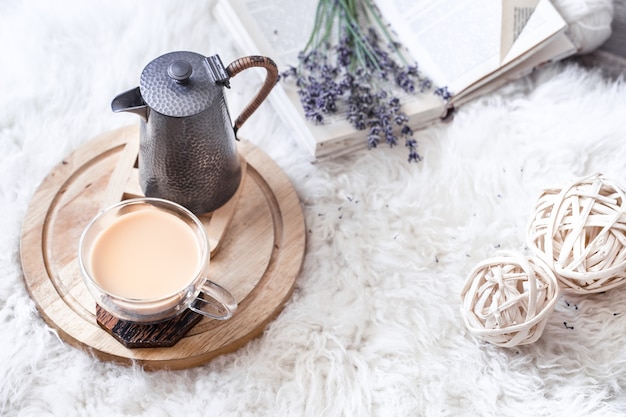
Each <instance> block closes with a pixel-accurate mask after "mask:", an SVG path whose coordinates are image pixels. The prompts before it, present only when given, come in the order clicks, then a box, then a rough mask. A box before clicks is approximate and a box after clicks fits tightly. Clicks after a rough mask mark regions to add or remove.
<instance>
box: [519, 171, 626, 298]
mask: <svg viewBox="0 0 626 417" xmlns="http://www.w3.org/2000/svg"><path fill="white" fill-rule="evenodd" d="M526 240H527V244H528V245H529V247H530V248H531V249H532V250H533V251H534V253H535V255H536V256H538V257H540V258H542V259H543V260H544V261H545V262H546V263H547V264H548V265H549V266H550V267H551V268H552V270H553V272H554V273H555V274H556V276H557V278H558V279H559V282H560V283H561V286H562V287H563V288H564V289H568V290H570V291H572V292H576V293H579V294H587V293H597V292H603V291H606V290H609V289H611V288H615V287H617V286H619V285H622V284H624V283H626V280H624V277H626V195H625V192H624V189H623V188H622V187H621V186H620V185H619V184H617V183H615V182H614V181H612V180H610V179H608V178H606V177H604V176H602V175H600V174H594V175H591V176H588V177H584V178H581V179H579V180H576V181H574V182H573V183H571V184H570V185H569V186H568V187H565V188H562V189H559V188H552V189H546V190H544V191H543V193H542V194H541V196H540V197H539V199H538V201H537V204H536V205H535V213H534V216H533V217H532V219H531V221H530V223H529V226H528V231H527V237H526Z"/></svg>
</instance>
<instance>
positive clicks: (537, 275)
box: [461, 251, 559, 347]
mask: <svg viewBox="0 0 626 417" xmlns="http://www.w3.org/2000/svg"><path fill="white" fill-rule="evenodd" d="M558 296H559V285H558V281H557V279H556V277H555V276H554V274H553V273H552V271H551V270H550V268H548V266H547V265H545V264H544V262H543V261H541V260H540V259H538V258H536V257H527V256H524V255H522V254H519V253H516V252H511V251H502V252H499V253H498V254H497V255H496V256H494V257H493V258H489V259H486V260H484V261H482V262H480V263H479V264H478V265H476V266H475V267H474V268H473V269H472V271H471V272H470V273H469V275H468V277H467V281H466V283H465V287H464V288H463V291H462V292H461V299H462V305H461V314H462V316H463V320H464V322H465V325H466V327H467V328H468V330H469V331H470V332H471V333H472V334H473V335H475V336H477V337H480V338H482V339H485V340H486V341H488V342H490V343H493V344H495V345H498V346H502V347H514V346H517V345H524V344H529V343H533V342H535V341H537V339H539V338H540V337H541V335H542V333H543V330H544V328H545V325H546V323H547V321H548V319H549V317H550V315H551V313H552V311H553V310H554V306H555V304H556V301H557V298H558Z"/></svg>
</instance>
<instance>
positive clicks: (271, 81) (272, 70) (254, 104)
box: [226, 55, 278, 136]
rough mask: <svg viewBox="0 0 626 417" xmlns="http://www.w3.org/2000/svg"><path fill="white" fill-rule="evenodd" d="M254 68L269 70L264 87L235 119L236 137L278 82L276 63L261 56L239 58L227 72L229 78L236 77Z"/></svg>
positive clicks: (227, 68)
mask: <svg viewBox="0 0 626 417" xmlns="http://www.w3.org/2000/svg"><path fill="white" fill-rule="evenodd" d="M252 67H262V68H265V69H266V70H267V74H266V75H265V82H264V83H263V86H262V87H261V89H260V90H259V92H258V93H257V94H256V96H255V97H254V98H253V99H252V101H251V102H250V103H248V105H247V106H246V107H245V108H244V109H243V111H242V112H241V114H240V115H239V117H237V119H235V124H234V126H233V129H234V130H235V136H236V135H237V130H239V128H240V127H241V125H243V124H244V122H245V121H246V120H248V117H250V116H251V115H252V113H254V112H255V110H256V109H257V108H258V107H259V106H260V105H261V103H262V102H263V101H264V100H265V99H266V98H267V95H268V94H269V93H270V91H272V88H274V86H275V85H276V82H277V81H278V67H277V66H276V63H275V62H274V61H273V60H272V59H271V58H268V57H265V56H260V55H251V56H246V57H243V58H239V59H237V60H235V61H233V62H232V63H231V64H230V65H229V66H228V67H226V72H227V73H228V76H229V77H231V78H232V77H234V76H235V75H237V74H239V73H240V72H241V71H243V70H246V69H248V68H252Z"/></svg>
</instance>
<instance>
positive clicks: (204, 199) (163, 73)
mask: <svg viewBox="0 0 626 417" xmlns="http://www.w3.org/2000/svg"><path fill="white" fill-rule="evenodd" d="M250 67H263V68H265V69H266V70H267V75H266V79H265V83H264V84H263V86H262V87H261V90H260V91H259V92H258V93H257V95H256V96H255V98H254V99H253V100H252V101H251V102H250V103H249V104H248V105H247V106H246V107H245V108H244V110H243V111H242V113H241V115H240V116H239V117H238V118H237V119H236V120H235V123H234V125H233V124H232V122H231V118H230V114H229V111H228V106H227V103H226V97H225V95H224V87H229V86H230V84H229V80H230V78H232V77H234V76H235V75H236V74H238V73H239V72H241V71H243V70H245V69H247V68H250ZM277 78H278V71H277V68H276V65H275V64H274V62H273V61H272V60H271V59H269V58H267V57H261V56H249V57H244V58H240V59H238V60H236V61H234V62H233V63H231V64H230V65H229V66H228V67H225V66H224V65H223V64H222V62H221V60H220V58H219V56H217V55H213V56H209V57H205V56H203V55H200V54H197V53H194V52H186V51H179V52H170V53H168V54H165V55H162V56H160V57H158V58H156V59H155V60H153V61H152V62H150V63H149V64H148V65H147V66H146V67H145V68H144V70H143V72H142V73H141V77H140V85H139V87H136V88H134V89H132V90H129V91H126V92H124V93H122V94H119V95H118V96H117V97H115V98H114V99H113V102H112V103H111V108H112V110H113V111H115V112H120V111H126V112H132V113H136V114H138V115H139V116H140V122H139V123H140V129H139V132H140V142H139V160H138V165H139V182H140V185H141V189H142V191H143V192H144V194H145V196H146V197H158V198H164V199H167V200H170V201H174V202H176V203H178V204H181V205H183V206H185V207H186V208H188V209H189V210H191V211H192V212H194V213H195V214H204V213H207V212H211V211H213V210H215V209H217V208H219V207H221V206H222V205H223V204H225V203H226V202H227V201H228V200H229V199H230V198H231V197H232V196H233V194H234V193H235V192H236V191H237V188H238V187H239V184H240V182H241V164H240V160H239V154H238V152H237V145H236V142H235V141H236V134H237V130H238V129H239V128H240V127H241V125H242V124H243V123H244V122H245V121H246V120H247V119H248V117H249V116H250V115H251V114H252V113H253V112H254V111H255V110H256V109H257V108H258V106H259V105H260V104H261V103H262V102H263V100H265V98H266V97H267V95H268V94H269V92H270V91H271V89H272V88H273V87H274V85H275V84H276V81H277Z"/></svg>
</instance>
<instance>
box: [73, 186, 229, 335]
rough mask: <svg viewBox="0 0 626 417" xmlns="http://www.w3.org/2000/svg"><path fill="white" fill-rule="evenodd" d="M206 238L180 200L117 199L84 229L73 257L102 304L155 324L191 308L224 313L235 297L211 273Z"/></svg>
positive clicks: (220, 317)
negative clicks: (119, 201)
mask: <svg viewBox="0 0 626 417" xmlns="http://www.w3.org/2000/svg"><path fill="white" fill-rule="evenodd" d="M209 260H210V249H209V240H208V238H207V235H206V231H205V229H204V226H203V225H202V223H201V222H200V220H199V219H198V218H197V217H196V216H195V215H194V214H193V213H191V211H189V210H187V209H186V208H184V207H183V206H181V205H179V204H177V203H174V202H171V201H168V200H163V199H159V198H135V199H130V200H125V201H122V202H121V203H117V204H114V205H112V206H111V207H108V208H106V209H104V210H102V211H101V212H100V213H98V214H97V215H96V216H95V217H94V218H93V219H92V220H91V222H90V223H89V224H88V225H87V227H86V228H85V230H84V231H83V233H82V235H81V237H80V242H79V246H78V261H79V264H80V270H81V273H82V276H83V280H84V282H85V284H86V286H87V288H88V289H89V292H90V293H91V295H92V296H93V297H94V298H95V300H96V302H97V303H98V304H99V305H100V307H102V308H104V309H105V310H107V311H108V312H109V313H111V314H112V315H114V316H115V317H118V318H120V319H122V320H128V321H132V322H137V323H156V322H160V321H164V320H168V319H171V318H173V317H175V316H176V315H178V314H180V313H182V312H183V311H185V310H186V309H190V310H192V311H194V312H196V313H198V314H202V315H204V316H207V317H210V318H213V319H218V320H226V319H229V318H230V317H231V316H232V315H233V313H234V312H235V310H236V309H237V302H236V300H235V298H234V297H233V296H232V295H231V293H230V292H228V290H226V289H225V288H223V287H221V286H220V285H218V284H216V283H214V282H212V281H210V280H209V279H208V267H209Z"/></svg>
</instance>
